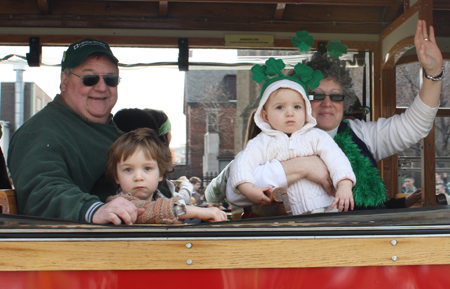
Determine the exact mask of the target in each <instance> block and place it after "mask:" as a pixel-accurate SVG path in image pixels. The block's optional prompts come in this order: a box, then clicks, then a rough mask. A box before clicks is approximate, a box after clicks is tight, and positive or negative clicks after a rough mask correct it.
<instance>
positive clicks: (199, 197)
mask: <svg viewBox="0 0 450 289" xmlns="http://www.w3.org/2000/svg"><path fill="white" fill-rule="evenodd" d="M189 182H191V184H192V185H193V186H194V188H193V190H192V197H193V198H194V199H195V205H196V206H199V207H207V206H208V204H207V203H206V202H205V201H204V200H203V197H202V195H201V194H200V193H199V192H198V190H199V189H200V187H201V185H202V180H200V178H198V177H191V178H190V179H189Z"/></svg>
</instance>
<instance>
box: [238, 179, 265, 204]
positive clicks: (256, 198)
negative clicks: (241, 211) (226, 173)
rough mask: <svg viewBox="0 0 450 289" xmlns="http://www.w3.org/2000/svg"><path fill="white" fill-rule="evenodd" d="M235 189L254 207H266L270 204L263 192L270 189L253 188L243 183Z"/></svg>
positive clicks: (252, 185) (250, 184)
mask: <svg viewBox="0 0 450 289" xmlns="http://www.w3.org/2000/svg"><path fill="white" fill-rule="evenodd" d="M237 189H238V190H239V191H240V192H241V194H243V195H244V196H246V197H247V198H248V199H249V200H250V202H252V203H254V204H255V205H260V206H268V205H271V204H272V201H271V200H270V199H269V197H267V196H266V195H265V194H264V192H265V191H267V190H269V189H270V188H269V187H255V185H254V184H252V183H243V184H240V185H239V186H238V187H237Z"/></svg>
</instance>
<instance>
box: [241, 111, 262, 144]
mask: <svg viewBox="0 0 450 289" xmlns="http://www.w3.org/2000/svg"><path fill="white" fill-rule="evenodd" d="M257 110H258V109H257V108H255V109H254V110H252V112H251V113H250V116H249V117H248V121H247V133H246V135H245V140H244V148H245V147H246V146H247V143H248V142H249V141H250V140H251V139H252V138H254V137H255V136H257V135H258V134H259V133H260V132H261V129H260V128H259V126H257V125H256V123H255V113H256V111H257Z"/></svg>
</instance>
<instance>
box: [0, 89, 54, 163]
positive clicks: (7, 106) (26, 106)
mask: <svg viewBox="0 0 450 289" xmlns="http://www.w3.org/2000/svg"><path fill="white" fill-rule="evenodd" d="M15 86H16V83H15V82H2V83H1V90H0V99H1V101H0V120H1V122H2V126H3V128H2V130H3V137H2V139H1V147H2V150H3V153H4V155H5V157H6V156H7V153H8V148H9V138H10V137H11V136H12V134H13V133H14V132H15V131H16V129H17V127H16V120H15V117H16V109H15V108H16V100H15V94H16V93H15V92H16V88H15ZM23 96H24V103H23V121H24V122H25V121H26V120H28V119H29V118H30V117H31V116H33V115H34V114H35V113H36V112H38V111H39V110H41V109H42V108H44V107H45V106H46V105H47V103H49V102H50V101H52V99H51V98H50V97H49V96H48V95H47V94H46V93H45V92H44V91H43V90H42V89H41V88H40V87H39V86H37V85H36V84H35V83H34V82H25V83H24V86H23Z"/></svg>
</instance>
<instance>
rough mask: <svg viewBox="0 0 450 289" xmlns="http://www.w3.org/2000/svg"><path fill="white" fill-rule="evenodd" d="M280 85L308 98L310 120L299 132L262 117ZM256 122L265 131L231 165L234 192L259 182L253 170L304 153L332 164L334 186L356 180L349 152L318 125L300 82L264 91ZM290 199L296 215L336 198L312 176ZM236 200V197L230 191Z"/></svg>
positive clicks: (297, 186)
mask: <svg viewBox="0 0 450 289" xmlns="http://www.w3.org/2000/svg"><path fill="white" fill-rule="evenodd" d="M280 88H290V89H293V90H295V91H297V92H299V93H300V95H302V96H303V98H304V100H305V105H306V122H305V125H304V126H303V127H302V128H301V129H300V130H298V131H296V132H294V133H292V134H291V136H290V137H289V136H288V135H287V134H285V133H283V132H281V131H277V130H274V129H272V127H271V126H270V124H268V123H267V122H265V121H264V120H263V119H262V117H261V110H262V108H263V106H264V104H265V103H266V102H267V100H268V99H269V96H270V95H271V94H272V93H273V92H274V91H276V90H277V89H280ZM255 123H256V125H257V126H258V127H259V128H260V129H261V130H262V132H261V133H260V134H259V135H257V136H256V137H255V138H253V139H252V140H250V141H249V142H248V144H247V146H246V148H245V149H244V150H243V151H241V152H240V153H239V154H238V155H237V156H236V158H235V160H234V161H233V163H232V164H231V170H230V179H229V182H231V186H232V188H233V193H234V194H240V193H239V191H238V190H237V186H239V185H240V184H242V183H247V182H248V183H252V184H255V181H254V178H253V172H254V170H255V169H256V167H258V166H259V165H263V164H266V163H267V162H270V161H271V160H273V159H277V160H278V161H285V160H288V159H291V158H295V157H300V156H312V155H317V156H319V157H320V158H321V159H322V160H323V161H324V163H325V164H326V165H327V167H328V171H329V172H330V176H331V179H332V181H333V185H334V186H335V187H336V185H337V183H338V182H340V181H341V180H343V179H349V180H351V181H352V182H353V184H355V183H356V179H355V174H354V173H353V170H352V167H351V165H350V162H349V161H348V159H347V157H346V156H345V154H344V153H343V152H342V150H341V149H340V148H339V147H338V145H337V144H336V143H335V142H334V140H333V139H332V138H331V137H330V136H329V135H328V134H327V133H326V132H324V131H322V130H320V129H316V128H314V126H315V125H316V123H317V122H316V119H315V118H314V117H313V116H312V112H311V104H310V102H309V99H308V98H307V97H306V93H305V90H304V89H303V87H302V86H301V85H300V84H298V83H297V82H294V81H291V80H287V79H284V80H280V81H276V82H274V83H272V84H270V85H269V86H268V87H267V88H266V90H265V91H264V93H263V95H262V97H261V100H260V103H259V107H258V110H257V111H256V113H255ZM288 195H289V201H290V204H291V208H292V212H293V214H294V215H299V214H303V213H306V212H311V211H312V210H314V209H317V208H323V207H329V206H330V205H331V203H332V201H333V199H334V198H333V197H330V196H329V195H328V194H327V193H326V191H325V190H324V189H323V187H322V186H321V185H320V184H318V183H314V182H312V181H309V180H308V179H302V180H300V181H298V182H296V183H295V184H293V185H291V186H289V188H288ZM227 199H228V200H229V201H230V202H232V200H233V199H234V198H233V196H229V195H228V194H227Z"/></svg>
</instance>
